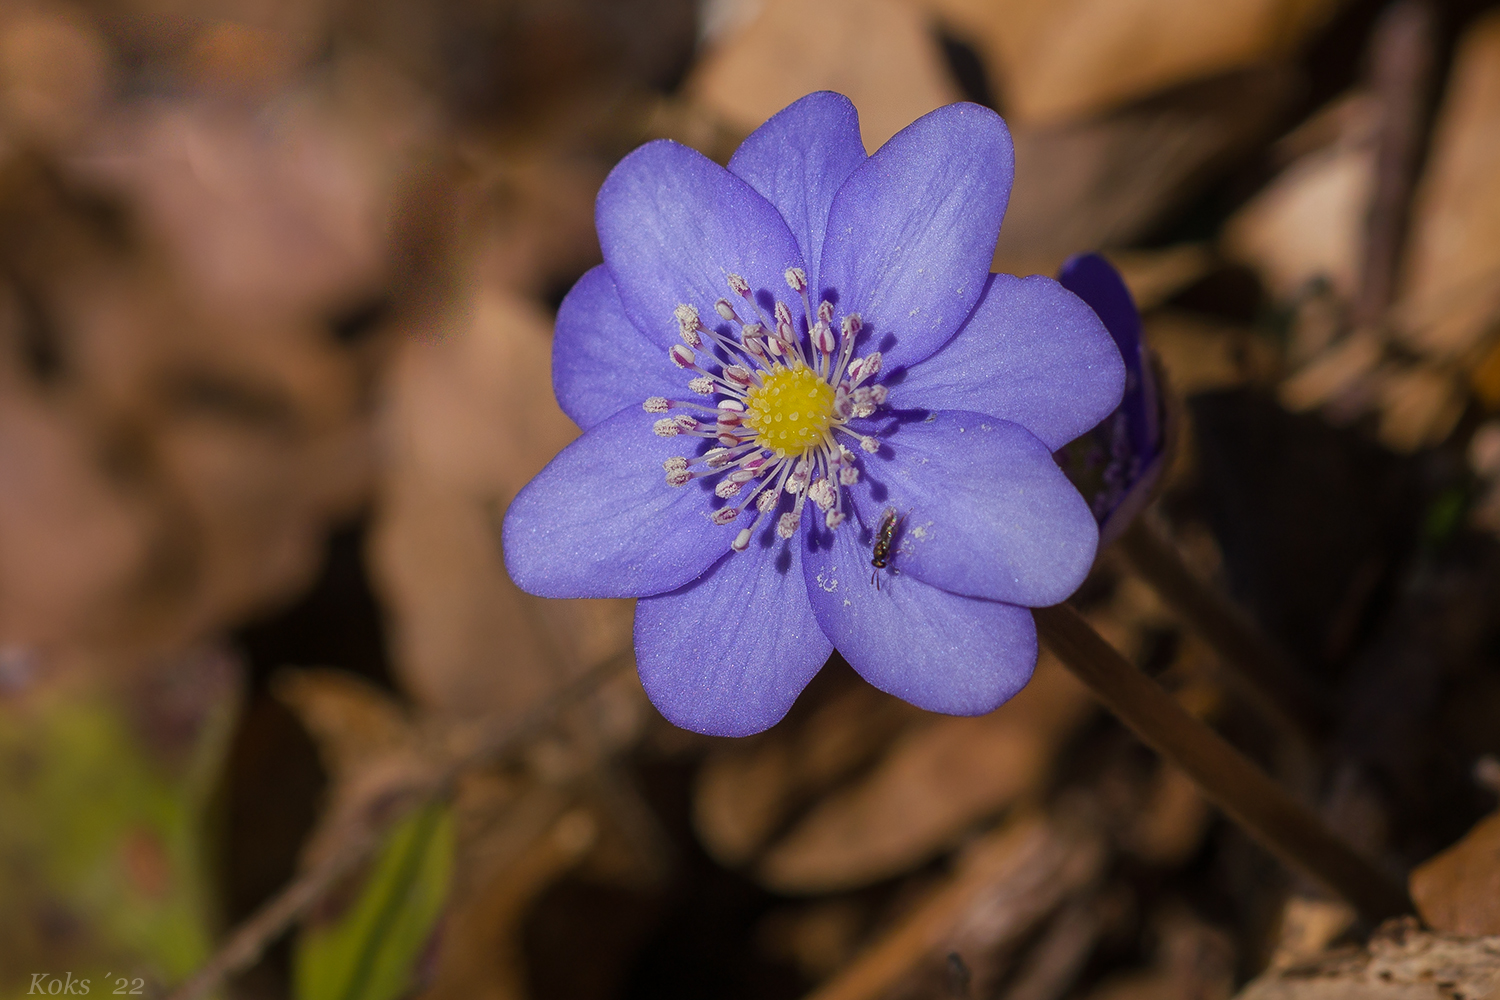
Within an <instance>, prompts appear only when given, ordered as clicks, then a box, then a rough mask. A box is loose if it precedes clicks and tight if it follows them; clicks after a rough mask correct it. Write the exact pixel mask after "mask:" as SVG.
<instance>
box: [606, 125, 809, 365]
mask: <svg viewBox="0 0 1500 1000" xmlns="http://www.w3.org/2000/svg"><path fill="white" fill-rule="evenodd" d="M594 221H595V223H596V224H597V226H598V228H599V245H600V247H601V248H602V249H603V251H604V263H605V266H607V267H608V268H609V271H610V274H611V275H613V276H614V279H615V287H616V288H617V289H618V290H619V293H620V301H621V302H622V303H623V305H624V307H625V313H626V315H628V316H629V317H630V318H631V320H632V321H633V322H634V323H635V325H636V326H637V327H638V328H639V329H640V331H641V332H642V333H643V334H645V335H646V336H647V337H648V338H650V339H651V340H653V341H655V342H656V343H657V344H658V345H659V346H660V347H661V348H662V349H666V348H667V347H670V346H671V345H672V344H675V343H677V321H676V320H675V319H673V316H672V312H673V310H674V309H676V308H677V306H679V305H681V304H683V303H686V304H688V305H692V306H696V307H697V308H698V311H699V313H700V314H701V315H702V316H703V319H704V322H705V323H713V322H717V318H716V317H715V316H714V313H713V304H714V302H715V301H716V300H718V299H720V298H729V299H731V300H733V299H734V295H733V293H732V292H731V291H730V289H729V285H728V283H727V281H726V276H727V275H729V274H738V275H740V276H741V277H743V278H744V279H745V280H746V281H748V282H749V283H750V287H751V289H752V290H754V291H756V292H759V291H761V290H762V289H764V290H767V291H769V292H770V293H771V294H772V295H774V296H777V297H779V298H786V297H788V296H789V295H790V294H791V291H790V289H788V288H787V284H786V277H785V274H786V270H787V268H789V267H802V266H803V260H802V254H801V252H800V251H798V249H797V241H796V240H795V239H794V238H793V237H792V233H791V230H790V229H788V228H787V224H786V221H785V220H784V219H782V217H781V213H780V212H778V211H776V208H775V207H774V206H773V205H772V204H771V203H770V202H768V201H766V199H764V198H762V197H761V196H760V195H759V194H757V193H756V191H755V189H754V188H752V187H751V186H750V185H749V184H747V183H745V182H744V181H742V180H740V178H738V177H736V176H734V175H733V174H731V173H730V172H729V171H727V170H725V169H724V168H723V167H721V166H719V165H718V164H717V163H714V162H713V161H712V160H710V159H708V158H707V157H705V156H704V155H703V154H702V153H699V152H697V151H696V150H692V149H688V148H687V147H686V146H682V145H679V144H677V143H675V142H672V141H670V140H668V139H660V140H657V141H656V142H648V143H647V144H646V145H644V146H642V147H641V148H639V149H637V150H636V151H635V152H633V153H631V154H630V155H629V156H627V157H625V159H623V160H621V161H620V162H619V164H617V165H616V166H615V168H614V169H613V170H611V171H610V173H609V176H608V177H607V178H605V180H604V186H603V187H601V188H600V189H599V199H598V201H597V202H596V203H595V206H594ZM735 305H736V308H739V306H740V303H738V302H736V303H735Z"/></svg>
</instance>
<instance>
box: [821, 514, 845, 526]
mask: <svg viewBox="0 0 1500 1000" xmlns="http://www.w3.org/2000/svg"><path fill="white" fill-rule="evenodd" d="M823 523H824V524H826V525H828V527H829V528H837V527H838V526H839V525H841V524H843V523H844V514H843V512H842V511H837V510H830V511H829V512H828V514H827V515H826V516H825V517H824V518H823Z"/></svg>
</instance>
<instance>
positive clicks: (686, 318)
mask: <svg viewBox="0 0 1500 1000" xmlns="http://www.w3.org/2000/svg"><path fill="white" fill-rule="evenodd" d="M672 315H673V316H675V317H677V331H678V333H680V334H681V335H682V339H683V341H684V342H685V343H686V344H687V345H688V346H689V347H700V346H702V344H703V338H702V337H700V336H699V335H698V331H699V330H701V329H703V321H702V320H700V319H699V318H698V310H697V309H696V308H695V307H693V306H690V305H687V304H686V303H683V304H682V305H680V306H678V307H677V308H676V309H675V310H673V311H672Z"/></svg>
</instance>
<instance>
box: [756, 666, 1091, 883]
mask: <svg viewBox="0 0 1500 1000" xmlns="http://www.w3.org/2000/svg"><path fill="white" fill-rule="evenodd" d="M1091 706H1092V702H1091V701H1090V700H1089V696H1088V694H1087V692H1086V690H1085V689H1084V687H1083V686H1082V684H1080V683H1079V682H1078V681H1077V680H1075V679H1074V677H1073V675H1072V674H1070V673H1068V671H1067V670H1065V669H1064V668H1063V667H1062V666H1061V665H1060V664H1058V663H1057V662H1056V661H1055V660H1053V659H1052V658H1051V657H1050V656H1046V655H1044V656H1043V657H1042V660H1041V662H1040V663H1039V664H1038V666H1037V670H1036V673H1035V675H1034V676H1033V677H1032V679H1031V682H1030V683H1029V684H1028V685H1027V686H1026V687H1025V688H1023V689H1022V691H1021V693H1020V694H1018V695H1016V696H1015V697H1014V698H1012V699H1011V700H1010V701H1008V702H1006V703H1005V704H1004V705H1002V706H1001V707H1000V708H998V709H996V710H995V711H993V712H991V713H990V714H988V715H986V716H981V717H978V718H971V719H963V718H940V719H935V720H932V721H930V722H927V723H925V724H922V725H918V726H914V727H912V728H910V729H908V730H907V731H906V732H904V733H903V734H902V735H901V736H900V737H899V738H898V739H897V741H896V742H895V744H894V745H893V746H892V747H891V749H890V752H889V753H888V754H887V755H886V756H885V757H884V759H882V760H881V762H880V763H879V765H877V766H876V767H875V769H874V770H873V771H872V772H871V773H870V775H869V776H868V777H866V778H864V779H863V780H861V781H860V782H858V783H857V784H855V785H854V786H852V787H850V788H846V789H844V790H842V791H839V792H835V793H833V794H831V795H827V796H824V797H823V799H822V801H821V802H819V803H818V805H817V806H816V807H815V808H814V809H813V811H812V812H811V813H809V814H808V815H807V817H806V818H805V819H803V820H802V821H801V822H800V823H798V824H797V826H796V827H795V828H793V830H792V831H791V832H790V833H789V834H788V835H787V836H786V837H784V838H783V839H782V840H781V841H779V842H778V843H777V844H776V846H775V847H774V848H772V850H771V851H770V853H769V854H768V855H767V856H766V858H765V860H764V861H763V862H762V863H761V865H760V866H759V875H760V878H761V880H762V881H763V882H764V883H765V884H767V885H768V886H771V887H772V888H774V889H776V890H777V891H779V892H792V893H812V892H830V891H836V890H841V889H848V888H852V887H854V886H860V885H868V884H870V883H872V882H876V881H879V880H880V879H883V878H887V877H889V876H891V875H895V874H897V873H899V872H902V871H906V870H908V869H910V868H912V867H914V866H916V865H918V864H920V863H922V862H923V861H925V860H927V859H928V858H931V857H932V856H934V855H936V854H937V853H939V852H940V851H942V850H944V849H945V848H948V847H950V846H952V844H953V843H954V842H955V841H956V839H957V838H958V837H959V836H960V835H961V834H962V833H963V832H964V831H965V830H966V829H968V828H969V827H970V826H972V825H973V824H974V823H975V822H976V821H977V820H979V819H981V818H983V817H985V816H987V815H993V814H995V813H997V812H999V811H1000V810H1001V809H1004V808H1005V807H1007V806H1009V805H1011V804H1013V803H1015V802H1017V801H1018V800H1020V799H1022V798H1023V797H1025V796H1027V795H1028V794H1035V793H1037V792H1038V791H1040V789H1041V787H1042V785H1043V783H1044V782H1045V781H1046V779H1047V776H1048V775H1049V774H1050V772H1051V765H1052V760H1053V755H1054V752H1055V750H1056V748H1057V746H1058V745H1059V744H1060V743H1061V742H1062V741H1063V740H1064V739H1066V738H1067V736H1068V735H1069V734H1070V733H1072V732H1073V730H1074V729H1075V728H1076V727H1077V726H1078V725H1079V724H1080V723H1082V721H1083V720H1084V719H1086V718H1087V717H1088V714H1089V710H1090V708H1091Z"/></svg>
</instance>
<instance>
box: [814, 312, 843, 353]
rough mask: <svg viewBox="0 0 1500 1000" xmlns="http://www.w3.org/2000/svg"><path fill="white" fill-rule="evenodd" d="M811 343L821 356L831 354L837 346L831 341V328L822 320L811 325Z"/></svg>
mask: <svg viewBox="0 0 1500 1000" xmlns="http://www.w3.org/2000/svg"><path fill="white" fill-rule="evenodd" d="M812 342H813V347H816V348H817V349H818V351H819V352H820V353H822V354H832V353H833V351H834V348H835V347H836V346H837V344H836V343H835V341H834V339H833V328H832V327H831V326H829V325H828V324H827V323H824V322H823V321H822V320H819V321H818V322H816V323H814V324H813V328H812Z"/></svg>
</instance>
